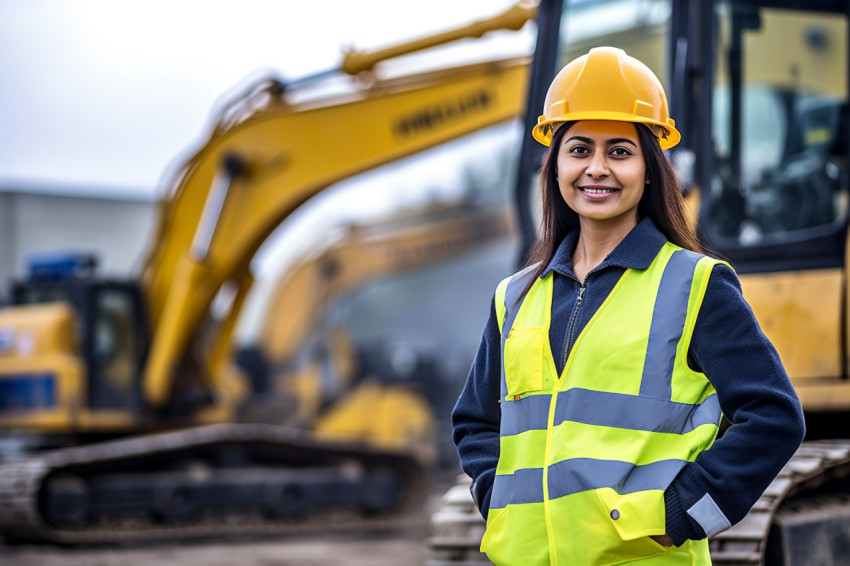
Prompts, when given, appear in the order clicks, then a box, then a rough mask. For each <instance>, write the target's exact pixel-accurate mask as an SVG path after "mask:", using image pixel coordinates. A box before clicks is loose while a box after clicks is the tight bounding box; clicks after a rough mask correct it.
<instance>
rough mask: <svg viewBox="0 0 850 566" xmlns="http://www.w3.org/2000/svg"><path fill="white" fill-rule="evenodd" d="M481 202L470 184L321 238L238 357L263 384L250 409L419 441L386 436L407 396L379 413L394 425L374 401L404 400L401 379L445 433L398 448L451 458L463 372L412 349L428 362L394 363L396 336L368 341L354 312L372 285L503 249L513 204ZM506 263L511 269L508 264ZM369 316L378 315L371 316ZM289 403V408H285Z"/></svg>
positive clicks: (355, 434)
mask: <svg viewBox="0 0 850 566" xmlns="http://www.w3.org/2000/svg"><path fill="white" fill-rule="evenodd" d="M478 200H479V199H478V198H477V196H476V195H475V194H474V193H467V194H465V195H463V197H462V198H461V199H460V200H459V201H456V202H445V201H433V202H430V203H427V204H426V205H425V206H424V207H416V208H413V209H405V210H402V211H400V212H396V213H393V214H391V215H389V216H387V217H381V218H378V219H377V220H371V221H368V222H359V223H353V224H347V225H345V226H343V227H341V228H340V229H339V230H337V231H336V233H335V234H323V237H322V239H323V241H324V242H323V244H321V245H318V246H315V247H314V248H311V249H310V250H309V251H308V252H307V253H305V254H304V256H303V257H300V258H298V259H297V260H296V261H295V262H294V263H293V264H292V265H290V266H288V267H287V268H286V269H285V270H284V271H283V274H282V276H281V277H280V279H279V281H278V282H277V283H276V285H275V287H274V290H273V293H272V295H271V297H270V298H269V299H268V300H267V301H263V302H264V312H265V315H264V317H263V320H262V324H261V328H260V330H259V332H258V333H257V340H256V342H255V343H252V344H251V345H250V346H243V347H242V348H241V349H240V351H239V353H238V355H237V360H241V361H242V363H243V365H244V366H245V368H246V370H248V371H249V373H250V374H252V381H253V382H254V383H256V384H257V385H256V386H255V387H253V388H252V393H253V400H252V401H249V402H248V403H246V405H245V412H246V413H247V414H246V415H244V417H245V418H248V419H257V418H258V417H259V420H261V421H263V420H265V421H268V420H270V419H271V418H274V417H271V416H267V417H263V416H261V415H263V414H265V413H268V412H274V413H276V414H277V415H282V416H283V418H284V419H285V422H286V423H287V424H293V425H295V426H297V427H299V428H305V429H309V430H312V431H314V432H315V433H316V435H317V436H319V437H320V438H330V439H335V440H351V439H364V438H377V437H381V436H384V437H386V439H385V440H384V441H383V442H382V444H389V443H392V442H399V441H402V440H410V439H409V438H405V437H404V436H402V435H395V434H388V431H392V430H394V429H395V428H396V427H398V426H400V425H399V422H400V421H403V422H405V425H404V426H410V424H411V423H410V420H411V419H412V417H414V415H411V414H409V413H408V414H405V411H407V407H406V406H405V404H399V406H398V407H396V409H395V411H397V412H399V414H395V413H394V411H393V408H392V407H387V408H386V409H385V410H383V411H380V410H379V411H377V413H378V414H381V415H386V418H385V419H384V420H386V421H388V422H382V420H381V419H377V418H376V417H375V415H376V410H375V407H378V406H381V405H383V404H385V403H393V402H395V401H396V399H393V398H392V397H387V396H386V395H385V393H386V385H387V384H388V383H393V384H396V385H404V386H406V387H409V388H411V389H413V390H415V392H416V393H417V394H418V395H421V396H422V397H423V398H425V399H427V400H428V404H429V406H430V408H431V410H432V413H433V416H431V419H433V420H434V421H435V424H437V425H440V427H441V428H442V430H436V431H435V436H436V438H435V439H434V441H433V442H420V443H418V444H416V445H414V446H412V447H405V446H398V447H397V448H410V449H411V450H413V451H414V452H415V453H417V454H419V459H420V460H421V461H433V460H434V459H435V458H436V456H437V454H435V451H440V453H441V454H440V456H441V461H442V462H452V463H453V458H452V459H448V458H447V457H446V455H448V454H453V452H454V450H453V447H452V446H451V441H450V435H449V433H448V422H447V420H448V419H447V417H448V414H449V412H450V410H451V404H452V403H453V400H454V398H456V397H457V394H458V388H459V385H460V383H459V380H458V379H457V378H450V377H449V376H448V375H447V374H448V373H449V371H450V370H448V369H447V368H442V367H441V366H440V364H437V363H430V362H432V361H434V360H431V359H430V358H431V356H430V355H429V353H427V352H422V351H419V352H416V351H414V352H410V353H409V355H413V356H414V357H423V358H425V359H424V360H420V359H412V360H404V363H399V362H398V361H396V363H393V358H397V357H398V356H397V355H396V353H395V352H393V351H392V350H393V345H392V344H390V343H389V342H391V339H390V337H389V336H384V337H383V338H382V339H381V340H379V341H377V343H374V341H371V342H370V341H369V340H367V339H365V338H364V337H362V336H360V335H358V332H357V330H356V329H353V328H352V326H353V325H352V321H351V320H349V316H348V314H347V313H348V311H349V310H350V309H351V308H352V302H356V301H357V299H358V297H357V295H358V293H359V292H361V291H363V290H364V289H365V288H366V287H367V286H369V285H374V284H377V283H379V282H387V281H392V280H397V279H399V278H402V277H411V276H415V275H416V274H417V273H421V272H422V271H426V270H429V268H432V267H435V266H445V265H446V264H447V263H448V262H450V261H453V262H466V261H468V259H469V257H470V255H471V254H474V253H476V252H481V251H482V250H486V249H487V248H488V247H492V246H498V247H499V248H500V249H502V248H503V247H504V245H505V244H506V243H508V240H509V239H512V238H513V237H515V236H514V227H513V216H512V214H511V210H510V207H509V206H507V205H506V204H489V205H488V204H483V203H480V202H478ZM504 267H505V269H509V265H508V262H505V266H504ZM418 294H419V293H417V292H416V291H414V292H412V293H410V294H405V295H404V296H403V297H401V301H393V300H391V299H390V298H389V297H385V298H384V299H383V300H382V301H381V302H382V305H381V306H380V308H381V310H383V311H398V310H402V309H403V308H404V305H403V304H401V305H400V304H398V303H399V302H402V303H406V302H408V301H410V300H416V299H417V295H418ZM419 300H422V299H421V297H419ZM369 308H370V310H373V309H377V308H379V307H377V306H374V305H370V307H369ZM447 308H448V307H447ZM386 316H387V315H386V314H385V315H384V318H386ZM371 320H373V322H372V324H373V325H374V324H376V322H374V320H375V319H374V317H373V318H372V319H371ZM377 324H380V323H377ZM374 330H375V329H372V333H373V334H374ZM359 334H362V332H361V333H359ZM444 354H447V352H444ZM402 355H403V353H402ZM409 355H408V357H409ZM281 403H284V404H286V405H287V407H286V408H285V409H284V410H281V407H280V405H281ZM278 418H280V416H278ZM440 420H443V421H446V422H439V421H440ZM414 426H416V425H415V424H414ZM419 426H421V425H419Z"/></svg>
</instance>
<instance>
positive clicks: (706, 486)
mask: <svg viewBox="0 0 850 566" xmlns="http://www.w3.org/2000/svg"><path fill="white" fill-rule="evenodd" d="M577 240H578V232H573V233H571V234H570V235H568V236H567V237H566V238H564V240H563V242H562V243H561V245H560V247H559V248H558V250H557V252H556V254H555V257H554V258H553V259H552V261H551V262H550V263H549V265H548V266H547V269H546V271H545V272H544V273H543V275H546V274H547V273H549V272H550V271H553V272H554V278H555V279H554V291H553V293H554V299H553V302H552V322H551V327H550V329H549V341H550V344H551V348H552V352H553V353H554V357H555V363H556V365H557V366H558V368H557V369H558V372H559V373H560V372H561V371H562V370H563V367H564V364H565V361H566V358H567V355H568V354H569V351H570V349H571V348H572V345H573V343H574V342H575V339H576V337H577V336H578V335H579V334H580V333H581V330H582V329H583V328H584V326H585V325H586V324H587V322H588V320H590V318H591V317H592V316H593V313H595V312H596V310H597V309H598V308H599V306H600V305H601V304H602V302H603V301H604V300H605V298H606V297H607V296H608V294H609V293H610V292H611V289H613V287H614V285H615V283H616V282H617V280H619V278H620V276H621V275H622V274H623V272H624V271H625V269H627V268H631V269H647V268H648V267H649V265H650V263H651V262H652V260H653V259H654V258H655V256H656V255H657V254H658V251H659V250H660V249H661V247H662V246H663V245H664V243H665V242H666V239H665V237H664V235H663V234H661V232H659V231H658V229H657V228H656V227H655V225H654V224H653V222H652V221H651V220H650V219H648V218H647V219H644V220H642V221H641V222H640V223H639V224H638V225H637V226H636V227H635V228H634V229H633V230H632V231H631V232H630V233H629V234H628V235H627V236H626V238H624V239H623V241H622V242H620V244H619V245H618V246H617V247H616V249H614V251H613V252H611V253H610V254H609V255H608V257H607V258H605V260H604V261H603V262H602V263H601V264H600V265H599V266H597V267H596V268H594V269H593V270H592V271H591V272H590V273H589V274H588V275H587V278H586V281H585V292H584V295H583V300H582V303H581V305H580V307H579V309H578V311H577V313H575V314H573V311H574V309H575V306H576V298H577V296H578V293H579V289H580V287H581V285H580V283H579V281H578V278H577V277H576V275H575V273H574V272H573V267H572V259H571V256H572V252H573V250H574V249H575V245H576V242H577ZM572 317H575V321H574V328H573V329H572V332H570V322H571V320H570V319H571V318H572ZM568 334H569V336H568ZM559 353H560V354H559ZM688 364H689V365H690V367H691V368H692V369H694V370H696V371H700V372H702V373H704V374H705V375H706V377H707V378H708V379H709V380H710V381H711V384H712V385H713V386H714V388H715V389H716V390H717V396H718V399H719V401H720V407H721V409H722V410H723V414H724V416H725V417H726V419H728V420H729V421H730V422H731V423H732V426H730V427H729V429H728V430H726V432H725V433H724V434H723V436H722V437H721V438H719V439H718V440H717V441H716V442H715V443H714V444H713V445H712V447H711V448H710V449H709V450H706V451H704V452H703V453H701V454H700V455H699V456H698V457H697V458H696V460H695V461H694V462H690V463H688V464H686V465H685V466H684V467H683V468H682V470H681V471H680V472H679V474H678V476H676V478H675V479H674V480H673V483H672V484H671V485H670V486H669V487H668V488H667V490H666V492H665V493H664V502H665V507H666V514H667V517H666V521H667V534H669V535H670V536H671V537H672V539H673V541H674V543H675V544H676V545H677V546H678V545H681V544H682V543H683V542H685V541H686V540H688V539H701V538H705V536H706V535H705V532H704V530H703V529H702V527H701V526H700V525H699V523H697V522H696V521H695V520H694V519H693V518H692V517H691V516H690V515H688V513H687V510H688V509H690V508H691V506H692V505H694V504H695V503H697V502H698V501H699V500H700V499H701V498H702V497H703V496H704V495H706V494H708V495H710V496H711V498H712V499H713V500H714V502H715V503H716V504H717V505H718V506H719V507H720V510H721V511H722V512H723V514H724V515H725V516H726V518H727V519H728V520H729V521H730V522H731V523H732V524H735V523H737V522H738V521H740V520H741V519H742V518H743V517H744V516H745V515H746V514H747V512H748V511H749V510H750V507H752V505H753V504H754V503H755V501H756V500H757V499H758V498H759V497H760V496H761V494H762V492H763V491H764V490H765V488H766V487H767V486H768V485H769V484H770V482H771V481H772V480H773V478H774V477H775V476H776V475H777V474H778V473H779V470H780V469H781V468H782V466H783V465H784V464H785V463H786V462H787V461H788V459H789V458H790V457H791V456H792V455H793V454H794V451H795V450H796V449H797V447H798V446H799V445H800V442H802V439H803V435H804V432H805V425H804V422H803V414H802V409H801V407H800V402H799V400H798V398H797V395H796V393H795V392H794V389H793V387H792V385H791V382H790V380H789V379H788V376H787V374H786V373H785V370H784V369H783V367H782V364H781V362H780V360H779V356H778V355H777V353H776V350H775V349H774V347H773V345H772V344H771V343H770V342H769V341H768V339H767V338H766V337H765V335H764V334H763V333H762V331H761V329H760V328H759V325H758V323H757V322H756V319H755V316H754V315H753V312H752V310H751V309H750V307H749V305H748V304H747V303H746V301H745V300H744V298H743V295H742V294H741V286H740V283H739V281H738V278H737V276H736V275H735V273H734V272H733V271H732V270H731V269H729V268H728V267H727V266H725V265H718V266H716V267H715V268H714V270H713V271H712V274H711V277H710V279H709V283H708V287H707V289H706V293H705V298H704V300H703V304H702V307H701V309H700V312H699V314H698V316H697V321H696V326H695V328H694V333H693V336H692V338H691V344H690V350H689V352H688ZM500 375H501V347H500V334H499V327H498V322H497V319H496V311H495V304H493V303H492V302H491V306H490V318H489V320H488V321H487V325H486V327H485V329H484V336H483V338H482V340H481V345H480V346H479V349H478V354H477V356H476V358H475V362H474V363H473V366H472V369H471V370H470V373H469V377H468V378H467V381H466V384H465V386H464V388H463V391H462V392H461V394H460V398H459V399H458V401H457V404H456V405H455V408H454V411H453V412H452V424H453V439H454V442H455V444H456V445H457V449H458V455H459V456H460V463H461V468H462V469H463V470H464V472H466V473H467V474H468V475H469V476H470V477H471V478H472V479H473V484H472V495H473V498H474V499H475V502H476V504H477V505H478V508H479V510H480V511H481V514H482V515H483V516H484V517H486V516H487V512H488V510H489V506H490V492H491V488H492V486H493V478H494V476H495V474H496V464H497V462H498V460H499V420H500V409H499V380H500Z"/></svg>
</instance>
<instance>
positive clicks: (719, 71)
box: [429, 0, 850, 566]
mask: <svg viewBox="0 0 850 566" xmlns="http://www.w3.org/2000/svg"><path fill="white" fill-rule="evenodd" d="M848 6H850V4H848V3H847V2H846V1H844V0H840V1H839V0H600V1H598V2H589V1H584V0H553V1H549V0H543V1H542V2H541V3H540V5H539V8H538V10H539V16H538V39H537V45H538V47H537V52H536V53H535V57H534V63H533V68H532V75H531V76H532V83H531V86H530V88H529V109H528V111H527V114H526V128H525V131H526V132H528V131H531V128H532V126H533V125H534V124H536V121H537V116H538V115H539V114H540V109H541V108H542V106H543V98H544V96H545V92H546V88H547V87H548V85H549V82H550V81H551V78H552V77H553V76H554V73H555V71H556V70H557V69H560V68H561V67H562V66H563V65H564V64H565V63H566V62H568V61H569V60H571V59H573V58H574V57H575V56H578V55H580V54H582V53H585V52H586V51H587V49H588V48H589V47H593V46H595V45H613V46H616V47H622V48H623V49H625V50H626V51H627V52H629V53H630V54H632V55H635V56H637V57H639V58H640V59H641V60H643V61H646V62H647V64H648V65H649V66H650V67H652V68H653V70H654V71H655V72H656V74H658V75H659V77H661V78H662V81H663V82H664V83H665V88H666V90H667V92H668V95H669V97H670V108H671V113H672V114H671V115H672V117H673V118H674V119H675V120H676V124H677V127H679V129H680V131H682V132H683V139H682V142H681V143H680V144H679V145H678V146H677V147H676V148H674V149H673V150H671V152H670V155H669V157H670V159H671V161H672V163H673V164H674V166H675V167H676V169H677V172H678V173H679V175H680V177H681V178H682V180H683V181H684V184H685V186H686V189H687V190H688V192H689V194H688V200H689V202H690V204H691V205H692V206H693V208H694V210H695V211H696V213H697V214H696V219H697V221H698V227H699V232H700V235H701V237H702V238H703V239H704V240H705V242H706V243H707V244H708V246H709V247H710V248H712V249H714V250H715V251H716V252H718V253H719V254H720V255H722V256H723V257H725V258H727V259H729V260H730V262H731V263H732V264H733V266H734V267H735V269H736V271H737V272H738V274H739V276H740V279H741V284H742V287H743V291H744V295H745V297H746V298H747V300H748V301H749V303H750V304H751V305H752V308H753V310H754V312H755V314H756V317H757V318H758V320H759V323H760V325H761V326H762V328H763V330H764V331H765V333H766V334H767V336H768V337H769V338H770V339H771V341H772V342H773V343H774V345H775V346H776V348H777V350H778V352H779V354H780V357H781V359H782V361H783V363H784V365H785V367H786V369H787V371H788V374H789V376H790V377H791V380H792V382H793V384H794V386H795V388H796V390H797V393H798V395H799V397H800V400H801V402H802V405H803V410H804V413H805V416H806V425H807V436H806V441H805V442H804V443H803V445H802V446H801V447H800V449H799V450H798V452H797V454H796V455H795V456H794V457H793V458H792V459H791V461H790V462H789V463H788V465H787V466H785V468H784V469H783V470H782V472H781V473H780V475H779V477H778V478H777V479H776V480H775V481H774V482H773V483H772V484H771V485H770V486H769V487H768V489H767V490H766V492H765V493H764V495H763V496H762V498H761V499H760V500H759V501H758V502H757V503H756V505H755V506H754V507H753V509H752V510H751V512H750V513H749V514H748V515H747V517H745V519H744V520H742V521H741V522H740V523H739V524H738V525H736V526H734V527H733V528H731V529H729V530H727V531H725V532H723V533H720V534H719V535H717V536H715V537H714V538H713V539H712V540H710V541H709V542H710V547H711V556H712V561H713V563H714V564H718V565H719V564H722V565H758V564H766V565H784V566H792V565H793V566H801V565H802V566H806V565H816V564H817V565H835V564H847V560H848V558H847V557H848V552H850V551H848V549H850V536H848V533H850V512H848V507H847V501H848V500H850V429H848V426H847V423H848V422H850V420H849V419H850V356H848V352H850V332H849V331H848V321H850V316H848V315H850V310H848V309H850V306H848V304H850V302H848V291H850V289H848V281H850V279H848V274H847V266H848V257H850V256H848V253H850V246H848V221H850V214H848V213H850V207H848V199H850V175H848V173H850V127H848V126H850V121H848V115H849V114H848V91H849V90H850V86H848V85H850V73H848V69H850V62H848V49H850V47H848V45H850V40H848V25H849V24H848V19H850V8H849V7H848ZM524 144H525V145H524V146H523V148H522V155H523V158H522V160H521V162H520V163H521V167H525V170H524V172H523V171H520V174H519V179H520V181H519V182H518V184H517V187H516V196H517V201H516V204H517V209H518V211H519V220H520V224H519V226H520V233H521V235H522V239H523V245H522V246H521V248H522V249H523V250H528V249H529V245H530V243H531V241H532V240H533V239H534V237H535V236H536V227H535V223H534V221H533V210H534V206H535V202H534V199H533V198H532V197H531V195H532V194H534V192H535V189H534V188H535V187H536V186H537V185H536V179H534V176H535V174H536V172H537V170H538V167H539V163H540V160H539V156H540V153H541V149H542V148H540V147H537V146H538V145H539V144H536V142H534V141H533V140H532V139H531V136H526V141H524ZM530 180H531V182H529V181H530ZM468 485H469V481H468V479H466V478H463V479H462V480H460V481H459V482H458V485H456V486H455V487H453V488H452V489H451V490H450V491H449V492H448V493H447V494H446V496H445V499H444V504H443V506H442V507H441V508H440V510H439V511H438V512H437V513H436V514H435V515H434V516H433V517H432V523H433V531H434V537H433V538H432V540H431V560H430V562H429V564H430V566H442V565H446V564H461V563H462V564H480V563H487V560H486V557H484V556H483V555H481V554H480V553H479V552H478V546H479V543H480V539H481V535H482V533H483V529H484V522H483V521H482V520H481V518H480V516H479V515H478V513H477V510H476V509H475V508H474V506H473V505H472V503H471V498H470V496H469V493H468Z"/></svg>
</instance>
